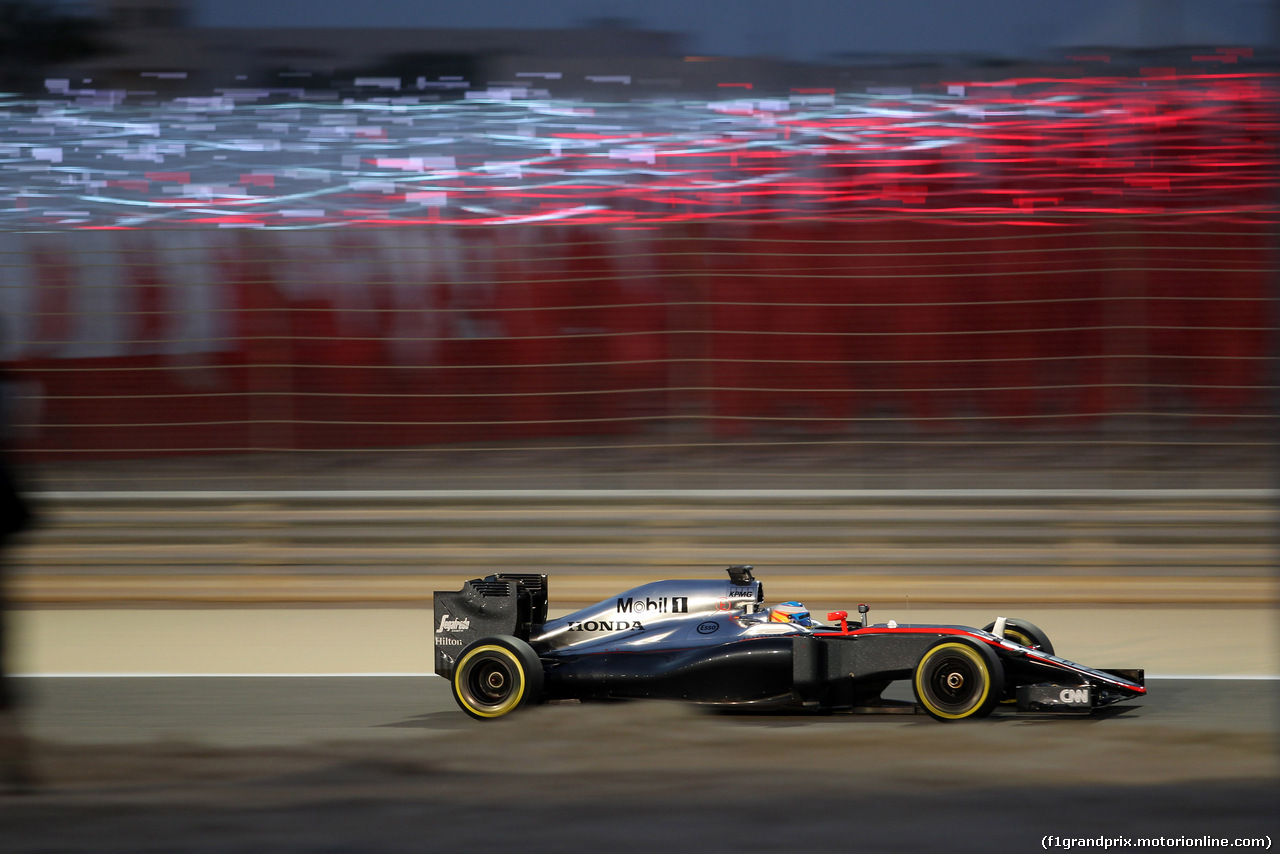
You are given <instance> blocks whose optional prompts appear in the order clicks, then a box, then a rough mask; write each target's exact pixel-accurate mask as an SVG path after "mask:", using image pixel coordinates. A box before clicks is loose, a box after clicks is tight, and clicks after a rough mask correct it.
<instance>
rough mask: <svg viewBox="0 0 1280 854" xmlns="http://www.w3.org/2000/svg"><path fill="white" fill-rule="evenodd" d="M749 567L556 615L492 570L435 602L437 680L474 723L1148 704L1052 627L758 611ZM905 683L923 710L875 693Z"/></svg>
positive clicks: (540, 588)
mask: <svg viewBox="0 0 1280 854" xmlns="http://www.w3.org/2000/svg"><path fill="white" fill-rule="evenodd" d="M752 570H753V568H752V567H750V566H732V567H729V568H728V574H729V578H728V580H727V581H703V580H692V581H656V582H653V583H651V584H645V585H642V586H640V587H637V588H635V589H632V590H628V591H626V592H625V593H620V594H618V595H617V596H613V597H610V598H608V599H606V600H604V601H602V602H598V603H597V604H595V605H592V606H590V607H588V608H583V609H582V610H580V611H575V612H574V613H572V614H569V615H567V616H564V617H559V618H557V619H550V620H549V619H547V603H548V596H547V577H546V576H545V575H529V574H507V573H499V574H495V575H490V576H488V577H486V578H477V579H473V580H471V581H468V582H466V583H465V584H463V586H462V589H461V590H459V591H457V592H452V591H437V592H436V594H435V617H436V620H437V626H436V631H435V651H436V657H435V669H436V673H438V674H439V675H441V676H443V677H445V678H447V679H449V681H450V683H451V684H452V686H453V695H454V698H455V699H456V700H457V701H458V705H459V706H461V707H462V710H463V711H464V712H466V713H467V714H468V715H471V716H472V717H473V718H477V719H480V720H491V719H494V718H500V717H503V716H504V715H507V714H510V713H511V712H514V711H516V710H517V709H520V708H523V707H525V706H528V705H530V704H535V703H539V702H543V701H547V700H581V701H592V700H639V699H664V700H683V701H687V702H692V703H701V704H707V705H712V706H720V707H736V708H741V707H747V708H752V707H758V708H783V707H794V708H800V709H808V710H812V711H821V712H829V711H848V712H894V711H898V712H901V711H907V712H913V711H915V710H916V709H917V708H919V709H923V710H924V711H925V712H927V713H928V714H929V715H931V716H933V717H934V718H937V719H938V720H942V721H955V720H963V719H965V718H977V717H982V716H984V715H987V714H989V713H990V712H991V711H992V710H993V709H995V708H996V707H997V706H998V705H999V704H1001V703H1005V704H1008V705H1009V706H1011V707H1016V709H1017V710H1019V711H1023V712H1060V713H1075V714H1082V713H1083V714H1087V713H1089V712H1091V711H1093V710H1095V709H1098V708H1101V707H1103V706H1108V705H1111V704H1112V703H1116V702H1119V701H1121V700H1129V699H1132V698H1134V697H1141V696H1142V695H1143V694H1145V693H1146V688H1145V687H1144V685H1143V671H1142V670H1133V669H1130V670H1100V669H1095V668H1091V667H1085V666H1083V665H1080V664H1076V663H1075V662H1072V661H1067V660H1066V659H1064V658H1059V657H1058V656H1056V655H1055V654H1054V650H1053V644H1052V643H1050V641H1049V639H1048V638H1047V637H1046V636H1045V634H1044V632H1042V631H1041V630H1040V629H1038V628H1036V626H1034V625H1033V624H1031V623H1028V622H1026V621H1024V620H1014V619H1006V618H1003V617H1001V618H1000V619H998V620H996V621H995V622H993V623H991V624H990V625H988V626H987V627H986V628H983V629H976V628H968V627H965V626H947V625H920V624H913V625H899V624H897V623H895V622H893V621H892V620H891V621H889V622H887V623H877V624H872V623H871V622H870V621H869V620H868V617H867V613H868V608H867V606H866V605H859V606H858V611H859V617H858V618H857V620H856V621H850V619H849V617H848V613H847V612H845V611H834V612H831V613H829V614H827V620H828V621H830V624H823V623H820V622H818V621H815V620H813V619H812V618H810V617H809V615H808V614H807V612H805V611H804V609H803V606H800V605H799V604H798V603H794V602H788V603H781V604H780V605H777V606H773V607H765V606H764V604H763V603H764V586H763V585H762V584H761V583H760V582H759V581H757V580H756V579H755V577H754V575H753V571H752ZM903 679H910V680H911V684H912V687H913V688H914V691H915V698H916V703H909V702H903V701H898V702H894V701H892V700H887V699H884V698H882V696H881V695H882V693H883V692H884V690H885V688H886V687H888V686H889V684H890V683H892V682H894V681H897V680H903Z"/></svg>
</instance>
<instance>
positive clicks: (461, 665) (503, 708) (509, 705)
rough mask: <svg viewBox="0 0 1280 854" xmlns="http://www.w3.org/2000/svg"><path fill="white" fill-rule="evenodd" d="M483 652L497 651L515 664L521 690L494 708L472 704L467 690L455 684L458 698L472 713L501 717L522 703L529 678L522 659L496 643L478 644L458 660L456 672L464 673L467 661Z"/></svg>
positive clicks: (461, 682)
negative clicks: (478, 706)
mask: <svg viewBox="0 0 1280 854" xmlns="http://www.w3.org/2000/svg"><path fill="white" fill-rule="evenodd" d="M482 652H496V653H498V654H499V655H500V656H502V657H503V658H505V659H507V661H508V662H510V663H511V664H512V665H514V666H515V670H516V673H518V674H519V675H520V690H518V691H514V692H512V694H511V696H509V697H508V698H507V699H506V701H505V702H503V703H502V705H500V706H494V707H493V708H492V709H477V708H476V707H475V706H474V705H472V704H471V702H470V700H469V698H468V697H467V694H466V692H465V691H464V690H462V688H461V687H459V685H455V689H456V690H457V694H458V699H459V700H460V701H461V702H462V703H463V704H464V705H466V707H467V708H468V709H469V710H470V711H471V712H472V713H474V714H477V715H480V716H481V717H484V718H500V717H502V716H503V715H505V714H507V713H508V712H510V711H511V710H513V709H515V708H516V707H518V706H519V705H520V701H521V700H523V699H524V688H525V685H526V684H528V680H527V679H525V673H524V666H523V665H521V664H520V659H519V658H517V657H516V655H515V653H513V652H512V651H511V650H509V649H507V648H506V647H505V646H498V645H496V644H488V645H485V646H478V647H476V648H475V649H473V650H471V652H469V653H467V654H466V655H464V656H463V657H462V660H461V661H459V662H458V666H457V667H456V668H454V673H463V672H464V670H465V668H466V665H467V662H468V661H470V660H471V659H473V658H475V657H476V656H477V655H479V654H480V653H482ZM454 681H455V683H460V684H465V681H464V680H462V679H458V678H457V677H456V676H455V677H454Z"/></svg>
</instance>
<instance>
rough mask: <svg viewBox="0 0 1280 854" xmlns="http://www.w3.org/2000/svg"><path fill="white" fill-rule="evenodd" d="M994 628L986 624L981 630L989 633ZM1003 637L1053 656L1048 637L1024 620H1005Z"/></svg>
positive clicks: (1051, 645) (993, 625)
mask: <svg viewBox="0 0 1280 854" xmlns="http://www.w3.org/2000/svg"><path fill="white" fill-rule="evenodd" d="M995 627H996V624H995V623H987V625H986V626H984V627H983V629H982V630H983V631H984V632H989V631H991V630H992V629H994V628H995ZM1004 636H1005V637H1006V638H1008V639H1009V640H1011V641H1013V642H1014V643H1020V644H1022V645H1023V646H1025V647H1030V648H1031V649H1038V650H1040V651H1041V652H1043V653H1044V654H1046V655H1053V654H1054V653H1053V643H1052V641H1050V640H1049V636H1048V635H1047V634H1045V633H1044V630H1043V629H1041V628H1040V627H1039V626H1037V625H1036V624H1035V623H1029V622H1027V621H1026V620H1012V619H1011V620H1007V621H1005V624H1004Z"/></svg>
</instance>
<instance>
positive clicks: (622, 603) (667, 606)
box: [618, 596, 689, 614]
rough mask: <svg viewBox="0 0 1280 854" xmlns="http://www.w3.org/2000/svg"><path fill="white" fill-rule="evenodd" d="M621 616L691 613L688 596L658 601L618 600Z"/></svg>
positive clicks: (662, 598)
mask: <svg viewBox="0 0 1280 854" xmlns="http://www.w3.org/2000/svg"><path fill="white" fill-rule="evenodd" d="M618 613H619V614H687V613H689V597H688V596H659V597H657V598H656V599H654V598H646V599H633V598H631V597H630V596H628V597H627V598H626V599H619V600H618Z"/></svg>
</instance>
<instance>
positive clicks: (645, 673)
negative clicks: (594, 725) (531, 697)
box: [543, 638, 793, 705]
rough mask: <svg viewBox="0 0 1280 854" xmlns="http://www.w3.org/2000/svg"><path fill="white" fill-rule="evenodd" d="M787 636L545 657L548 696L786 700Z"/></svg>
mask: <svg viewBox="0 0 1280 854" xmlns="http://www.w3.org/2000/svg"><path fill="white" fill-rule="evenodd" d="M792 658H793V655H792V639H791V638H761V639H758V640H744V641H736V642H733V643H729V644H725V645H722V646H713V647H700V648H692V649H673V650H660V651H655V652H606V653H596V654H587V655H572V654H568V655H560V656H556V657H554V658H548V659H544V661H543V665H544V670H545V673H546V692H547V695H546V696H547V697H548V698H549V699H580V700H609V699H613V700H642V699H663V700H683V701H686V702H693V703H712V704H724V705H734V704H741V703H768V702H776V703H787V702H790V700H791V686H792Z"/></svg>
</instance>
